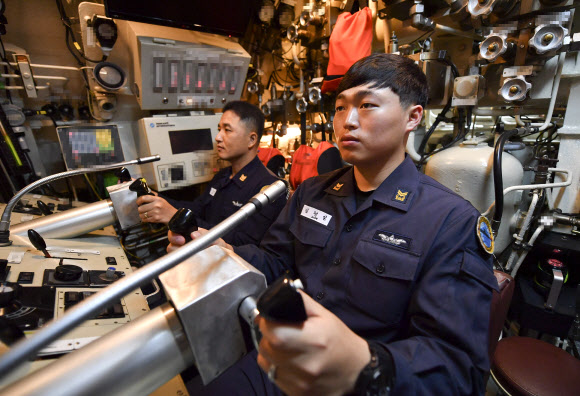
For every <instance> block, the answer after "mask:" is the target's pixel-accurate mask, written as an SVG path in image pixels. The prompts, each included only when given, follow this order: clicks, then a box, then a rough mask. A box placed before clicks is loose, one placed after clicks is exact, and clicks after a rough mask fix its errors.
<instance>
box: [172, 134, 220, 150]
mask: <svg viewBox="0 0 580 396" xmlns="http://www.w3.org/2000/svg"><path fill="white" fill-rule="evenodd" d="M169 143H170V144H171V152H172V153H173V154H183V153H191V152H194V151H199V150H213V141H212V138H211V130H210V129H209V128H204V129H186V130H182V131H169Z"/></svg>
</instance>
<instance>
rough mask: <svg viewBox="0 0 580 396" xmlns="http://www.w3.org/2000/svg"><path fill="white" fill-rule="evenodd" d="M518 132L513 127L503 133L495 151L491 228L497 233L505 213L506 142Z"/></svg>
mask: <svg viewBox="0 0 580 396" xmlns="http://www.w3.org/2000/svg"><path fill="white" fill-rule="evenodd" d="M517 134H518V129H512V130H509V131H505V132H504V133H502V134H501V135H500V136H499V138H498V139H497V142H496V143H495V148H494V151H493V186H494V190H495V212H494V214H493V219H492V221H491V229H492V231H493V234H494V235H497V231H498V230H499V226H500V224H501V216H502V214H503V175H502V154H503V147H504V145H505V142H506V141H507V140H508V139H509V138H510V137H512V136H514V135H517Z"/></svg>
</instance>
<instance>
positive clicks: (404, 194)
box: [394, 189, 409, 202]
mask: <svg viewBox="0 0 580 396" xmlns="http://www.w3.org/2000/svg"><path fill="white" fill-rule="evenodd" d="M408 194H409V191H406V192H403V191H401V190H399V189H397V195H395V198H394V200H395V201H399V202H405V201H406V200H407V195H408Z"/></svg>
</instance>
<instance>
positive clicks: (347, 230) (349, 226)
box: [346, 224, 352, 232]
mask: <svg viewBox="0 0 580 396" xmlns="http://www.w3.org/2000/svg"><path fill="white" fill-rule="evenodd" d="M351 231H352V224H347V225H346V232H351Z"/></svg>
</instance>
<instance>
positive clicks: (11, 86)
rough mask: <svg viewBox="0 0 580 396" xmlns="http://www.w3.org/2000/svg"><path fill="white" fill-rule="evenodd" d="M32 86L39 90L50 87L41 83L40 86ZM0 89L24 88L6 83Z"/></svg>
mask: <svg viewBox="0 0 580 396" xmlns="http://www.w3.org/2000/svg"><path fill="white" fill-rule="evenodd" d="M34 88H36V89H37V90H41V89H48V88H50V87H49V86H47V85H41V86H36V87H34ZM0 89H8V90H19V89H25V88H24V87H23V86H22V85H7V86H5V87H3V88H0Z"/></svg>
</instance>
